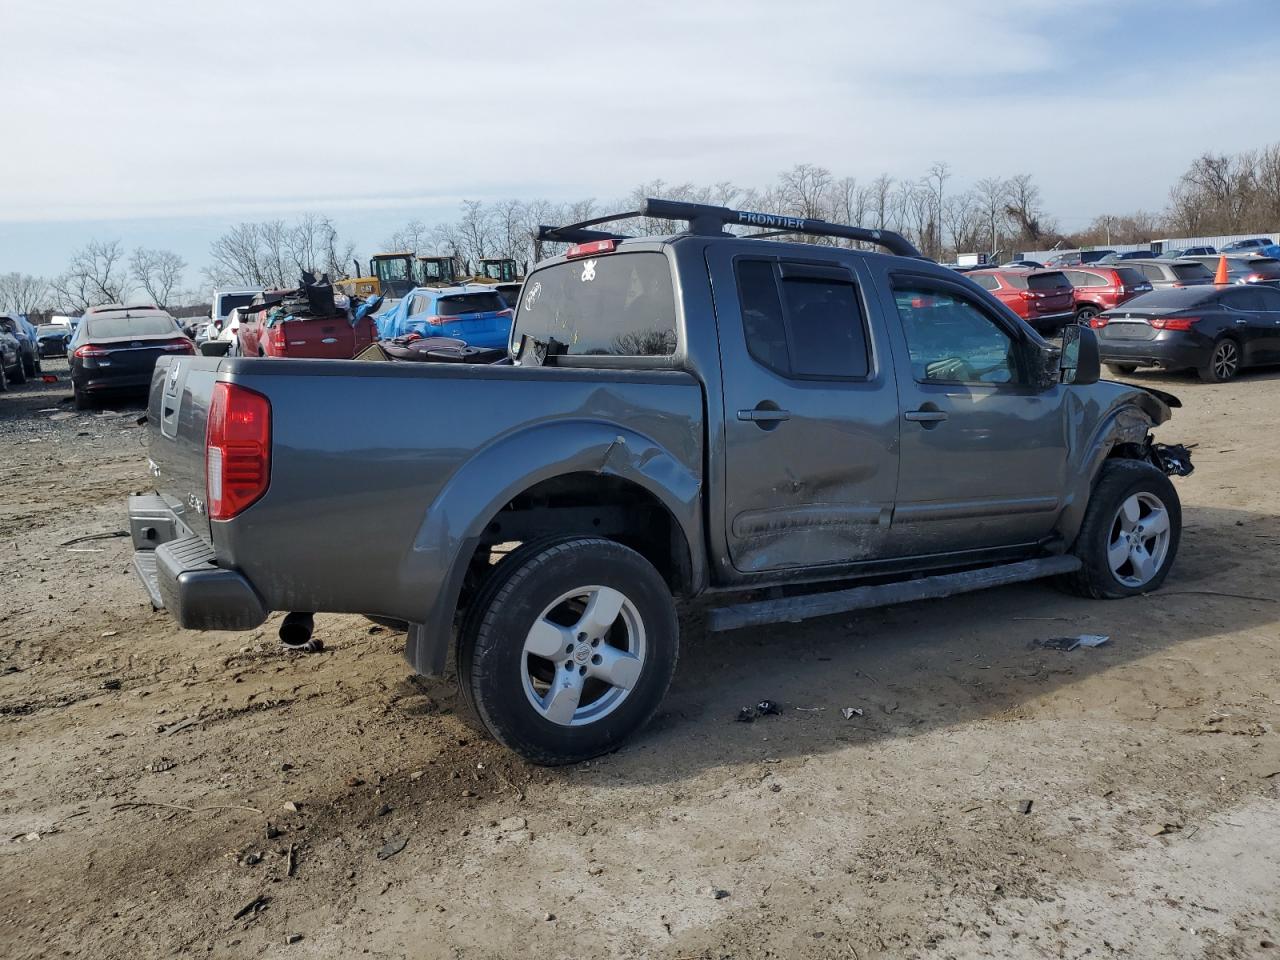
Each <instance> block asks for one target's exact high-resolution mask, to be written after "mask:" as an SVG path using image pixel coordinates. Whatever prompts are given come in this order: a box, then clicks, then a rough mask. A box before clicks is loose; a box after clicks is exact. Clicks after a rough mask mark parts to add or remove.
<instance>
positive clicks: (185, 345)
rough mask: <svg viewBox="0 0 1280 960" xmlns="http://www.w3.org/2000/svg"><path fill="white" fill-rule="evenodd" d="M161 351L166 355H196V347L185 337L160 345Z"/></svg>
mask: <svg viewBox="0 0 1280 960" xmlns="http://www.w3.org/2000/svg"><path fill="white" fill-rule="evenodd" d="M160 349H161V350H164V351H165V352H166V353H195V352H196V345H195V344H194V343H192V342H191V341H190V340H188V339H187V338H186V337H183V338H182V339H180V340H167V341H165V342H164V343H162V344H160Z"/></svg>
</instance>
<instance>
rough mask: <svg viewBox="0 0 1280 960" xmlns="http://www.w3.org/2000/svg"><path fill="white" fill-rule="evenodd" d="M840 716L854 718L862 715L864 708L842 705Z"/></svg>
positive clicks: (847, 718) (848, 718)
mask: <svg viewBox="0 0 1280 960" xmlns="http://www.w3.org/2000/svg"><path fill="white" fill-rule="evenodd" d="M840 716H842V717H844V718H845V719H846V720H852V719H853V718H854V717H860V716H862V708H861V707H841V708H840Z"/></svg>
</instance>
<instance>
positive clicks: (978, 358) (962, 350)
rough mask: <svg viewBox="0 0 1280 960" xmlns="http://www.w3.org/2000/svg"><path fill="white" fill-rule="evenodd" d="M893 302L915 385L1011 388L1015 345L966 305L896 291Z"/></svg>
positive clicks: (919, 291)
mask: <svg viewBox="0 0 1280 960" xmlns="http://www.w3.org/2000/svg"><path fill="white" fill-rule="evenodd" d="M894 299H895V301H896V302H897V306H898V316H899V317H900V318H901V320H902V331H903V333H904V335H905V336H906V339H907V350H908V352H909V353H910V355H911V372H912V374H913V375H914V377H915V379H916V380H917V381H918V382H920V383H974V384H982V383H985V384H996V383H1015V382H1018V381H1019V379H1020V377H1019V374H1018V365H1017V360H1016V354H1015V351H1014V341H1013V338H1012V337H1011V336H1009V334H1007V333H1006V332H1005V331H1004V330H1003V329H1002V328H1001V327H1000V326H999V325H998V324H997V323H996V322H995V321H994V320H993V319H992V318H991V317H989V316H988V315H987V314H986V313H984V312H983V311H981V310H979V309H978V308H977V307H976V306H974V305H973V304H972V303H970V302H969V301H967V300H964V299H961V298H960V297H957V296H953V295H952V294H949V293H942V292H940V291H937V290H930V289H926V288H916V287H910V286H907V287H896V288H895V289H894Z"/></svg>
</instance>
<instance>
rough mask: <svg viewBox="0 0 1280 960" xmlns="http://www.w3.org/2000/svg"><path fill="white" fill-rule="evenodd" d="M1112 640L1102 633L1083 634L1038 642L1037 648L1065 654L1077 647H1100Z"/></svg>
mask: <svg viewBox="0 0 1280 960" xmlns="http://www.w3.org/2000/svg"><path fill="white" fill-rule="evenodd" d="M1110 639H1111V638H1110V637H1109V636H1107V635H1106V634H1102V633H1082V634H1080V635H1079V636H1077V637H1050V638H1049V639H1047V640H1037V641H1036V642H1035V643H1036V646H1038V647H1043V648H1044V649H1046V650H1061V651H1062V652H1063V653H1070V652H1071V651H1072V650H1074V649H1076V648H1077V647H1100V646H1102V645H1103V644H1104V643H1107V642H1108V641H1109V640H1110Z"/></svg>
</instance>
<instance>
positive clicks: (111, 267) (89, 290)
mask: <svg viewBox="0 0 1280 960" xmlns="http://www.w3.org/2000/svg"><path fill="white" fill-rule="evenodd" d="M50 287H51V288H52V289H53V294H54V297H55V299H56V300H57V302H58V304H59V305H60V306H62V307H65V308H66V309H68V310H70V311H74V312H76V313H83V312H84V311H85V309H87V308H88V307H93V306H97V305H99V304H103V303H121V302H123V301H124V299H125V296H126V295H127V294H128V292H129V271H128V270H127V269H126V267H125V264H124V250H123V249H122V248H121V246H120V241H119V240H110V241H103V240H90V241H89V243H88V244H87V245H86V246H85V247H83V248H82V249H80V250H77V251H76V252H75V253H74V254H72V256H71V262H70V263H69V264H68V265H67V269H66V270H65V271H63V273H62V274H60V275H59V276H57V277H55V278H54V279H53V280H52V281H51V282H50Z"/></svg>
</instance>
